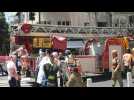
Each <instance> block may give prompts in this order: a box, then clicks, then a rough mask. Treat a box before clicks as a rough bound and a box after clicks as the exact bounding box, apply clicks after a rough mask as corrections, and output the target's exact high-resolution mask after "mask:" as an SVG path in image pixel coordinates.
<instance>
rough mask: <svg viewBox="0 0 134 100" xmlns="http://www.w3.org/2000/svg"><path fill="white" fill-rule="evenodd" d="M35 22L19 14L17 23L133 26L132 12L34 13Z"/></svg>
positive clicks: (25, 13)
mask: <svg viewBox="0 0 134 100" xmlns="http://www.w3.org/2000/svg"><path fill="white" fill-rule="evenodd" d="M34 13H35V20H33V21H30V20H29V12H20V16H19V17H18V20H19V21H18V22H24V21H27V22H29V23H31V24H39V23H40V24H45V25H63V26H96V27H120V26H121V27H128V26H131V27H132V26H134V12H34Z"/></svg>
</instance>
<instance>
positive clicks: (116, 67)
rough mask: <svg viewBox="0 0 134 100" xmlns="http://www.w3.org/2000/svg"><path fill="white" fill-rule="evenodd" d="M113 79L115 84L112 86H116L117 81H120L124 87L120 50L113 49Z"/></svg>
mask: <svg viewBox="0 0 134 100" xmlns="http://www.w3.org/2000/svg"><path fill="white" fill-rule="evenodd" d="M112 57H113V59H112V78H111V79H112V80H113V84H112V87H115V85H116V82H117V81H118V82H119V85H120V87H123V79H122V74H121V65H120V61H119V59H118V52H117V50H112Z"/></svg>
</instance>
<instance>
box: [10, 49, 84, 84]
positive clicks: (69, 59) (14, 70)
mask: <svg viewBox="0 0 134 100" xmlns="http://www.w3.org/2000/svg"><path fill="white" fill-rule="evenodd" d="M9 57H10V60H8V61H7V72H8V81H9V86H10V87H21V74H22V72H23V70H24V69H25V70H26V69H28V68H27V67H25V65H26V64H25V63H26V61H23V60H25V59H23V58H25V57H28V54H27V51H26V49H25V48H24V47H23V48H21V49H18V50H16V52H15V53H12V54H10V55H9ZM36 58H37V59H36V67H35V71H34V76H35V83H36V87H83V86H84V85H83V81H82V79H81V73H80V64H79V63H78V61H77V59H75V57H74V55H73V54H72V53H71V51H66V52H58V51H53V52H50V51H49V50H48V49H46V50H45V51H43V49H40V50H39V56H38V57H36Z"/></svg>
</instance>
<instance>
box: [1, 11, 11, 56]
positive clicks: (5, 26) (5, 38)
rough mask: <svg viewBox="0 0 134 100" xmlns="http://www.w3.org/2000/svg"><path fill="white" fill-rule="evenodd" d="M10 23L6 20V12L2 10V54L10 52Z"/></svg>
mask: <svg viewBox="0 0 134 100" xmlns="http://www.w3.org/2000/svg"><path fill="white" fill-rule="evenodd" d="M8 33H9V32H8V24H7V23H6V20H5V15H4V12H0V54H3V55H5V54H8V53H9V47H10V45H9V44H10V42H9V34H8Z"/></svg>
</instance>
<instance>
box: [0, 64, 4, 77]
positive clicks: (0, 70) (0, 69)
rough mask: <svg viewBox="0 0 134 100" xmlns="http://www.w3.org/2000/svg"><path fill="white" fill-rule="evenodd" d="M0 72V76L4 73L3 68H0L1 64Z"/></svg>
mask: <svg viewBox="0 0 134 100" xmlns="http://www.w3.org/2000/svg"><path fill="white" fill-rule="evenodd" d="M0 72H1V73H2V76H3V75H4V70H3V68H2V66H0Z"/></svg>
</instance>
